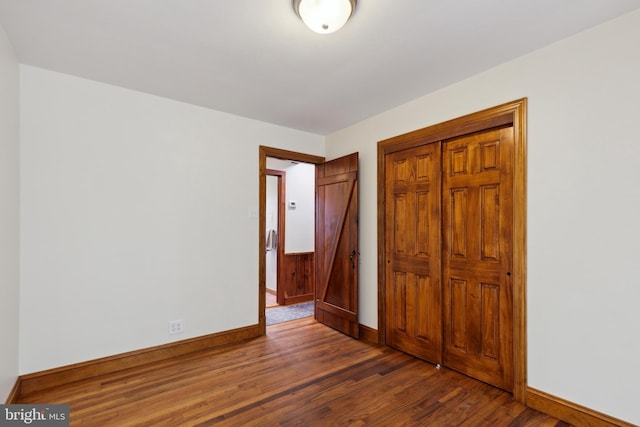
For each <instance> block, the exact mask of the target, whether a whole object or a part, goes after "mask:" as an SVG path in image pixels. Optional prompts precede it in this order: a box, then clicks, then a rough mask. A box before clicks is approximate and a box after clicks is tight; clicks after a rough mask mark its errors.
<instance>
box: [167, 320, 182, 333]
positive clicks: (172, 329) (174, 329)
mask: <svg viewBox="0 0 640 427" xmlns="http://www.w3.org/2000/svg"><path fill="white" fill-rule="evenodd" d="M183 332H184V320H182V319H179V320H170V321H169V335H175V334H181V333H183Z"/></svg>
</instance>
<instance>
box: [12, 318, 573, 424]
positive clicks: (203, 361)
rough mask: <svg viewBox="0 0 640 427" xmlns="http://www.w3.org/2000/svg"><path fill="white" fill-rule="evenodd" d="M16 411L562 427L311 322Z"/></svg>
mask: <svg viewBox="0 0 640 427" xmlns="http://www.w3.org/2000/svg"><path fill="white" fill-rule="evenodd" d="M17 403H48V404H53V403H68V404H69V405H70V409H71V415H70V418H71V425H72V426H118V427H120V426H209V425H220V426H345V425H353V426H462V425H464V426H568V424H566V423H564V422H561V421H558V420H557V419H555V418H552V417H549V416H547V415H544V414H542V413H540V412H537V411H535V410H533V409H530V408H527V407H525V406H523V405H521V404H520V403H518V402H516V401H514V400H513V398H512V397H511V395H509V394H508V393H505V392H502V391H500V390H498V389H496V388H493V387H491V386H489V385H486V384H484V383H481V382H479V381H475V380H473V379H471V378H468V377H466V376H464V375H461V374H458V373H456V372H454V371H451V370H448V369H442V370H438V369H436V368H435V367H434V366H433V365H431V364H428V363H425V362H423V361H420V360H418V359H415V358H413V357H411V356H408V355H406V354H404V353H401V352H398V351H395V350H392V349H390V348H386V347H380V346H372V345H369V344H366V343H363V342H360V341H357V340H354V339H351V338H349V337H347V336H346V335H343V334H341V333H339V332H336V331H334V330H332V329H330V328H328V327H326V326H323V325H321V324H319V323H317V322H315V321H314V320H313V319H310V318H306V319H301V320H296V321H292V322H286V323H281V324H277V325H273V326H270V327H269V328H268V329H267V335H266V336H265V337H260V338H256V339H253V340H251V341H247V342H244V343H239V344H233V345H228V346H223V347H218V348H214V349H211V350H207V351H202V352H198V353H194V354H190V355H187V356H181V357H176V358H174V359H171V360H165V361H162V362H157V363H153V364H149V365H146V366H143V367H138V368H133V369H129V370H126V371H122V372H118V373H113V374H108V375H103V376H100V377H97V378H93V379H89V380H83V381H79V382H76V383H72V384H68V385H64V386H60V387H56V388H53V389H50V390H47V391H43V392H38V393H33V394H31V395H28V396H23V397H22V399H21V400H20V402H17Z"/></svg>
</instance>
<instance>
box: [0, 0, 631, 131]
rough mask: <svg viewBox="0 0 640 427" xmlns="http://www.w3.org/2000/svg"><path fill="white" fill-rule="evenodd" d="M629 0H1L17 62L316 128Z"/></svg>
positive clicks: (403, 98)
mask: <svg viewBox="0 0 640 427" xmlns="http://www.w3.org/2000/svg"><path fill="white" fill-rule="evenodd" d="M637 8H640V0H360V1H359V2H358V6H357V8H356V11H355V13H354V15H353V17H352V19H351V20H350V21H349V22H348V23H347V25H346V26H345V27H344V28H343V29H342V30H340V31H338V32H337V33H334V34H330V35H319V34H315V33H313V32H311V31H310V30H308V29H307V28H306V27H305V26H304V25H303V23H302V22H301V21H300V20H299V18H298V17H297V16H296V14H295V13H294V11H293V8H292V1H291V0H0V25H1V26H2V27H3V28H4V29H5V31H6V33H7V35H8V37H9V39H10V40H11V42H12V44H13V46H14V48H15V50H16V54H17V56H18V59H19V61H20V62H21V63H24V64H29V65H33V66H37V67H42V68H46V69H50V70H54V71H60V72H63V73H68V74H72V75H75V76H79V77H84V78H88V79H92V80H97V81H102V82H106V83H110V84H114V85H117V86H122V87H126V88H130V89H135V90H139V91H142V92H147V93H151V94H156V95H160V96H163V97H168V98H172V99H176V100H180V101H184V102H188V103H191V104H196V105H201V106H205V107H210V108H213V109H216V110H220V111H226V112H229V113H233V114H237V115H241V116H245V117H251V118H255V119H258V120H262V121H266V122H270V123H275V124H279V125H282V126H287V127H290V128H295V129H301V130H306V131H309V132H313V133H317V134H321V135H326V134H329V133H332V132H335V131H337V130H339V129H341V128H344V127H346V126H349V125H351V124H354V123H356V122H358V121H360V120H362V119H365V118H367V117H370V116H372V115H374V114H377V113H380V112H382V111H385V110H388V109H390V108H393V107H395V106H397V105H400V104H402V103H405V102H407V101H409V100H412V99H415V98H417V97H419V96H421V95H424V94H427V93H429V92H432V91H434V90H436V89H438V88H441V87H443V86H446V85H448V84H451V83H453V82H456V81H459V80H462V79H464V78H466V77H469V76H472V75H474V74H476V73H478V72H481V71H483V70H486V69H488V68H491V67H493V66H495V65H498V64H500V63H503V62H505V61H508V60H510V59H512V58H515V57H518V56H521V55H523V54H525V53H527V52H531V51H533V50H535V49H538V48H540V47H542V46H545V45H548V44H550V43H553V42H554V41H556V40H560V39H562V38H565V37H567V36H570V35H572V34H575V33H576V32H579V31H581V30H584V29H586V28H589V27H591V26H594V25H596V24H598V23H601V22H604V21H607V20H609V19H612V18H614V17H616V16H619V15H622V14H624V13H627V12H630V11H632V10H634V9H637Z"/></svg>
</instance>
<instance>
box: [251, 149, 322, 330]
mask: <svg viewBox="0 0 640 427" xmlns="http://www.w3.org/2000/svg"><path fill="white" fill-rule="evenodd" d="M267 157H273V158H276V159H281V160H295V161H297V162H304V163H311V164H314V165H316V164H318V163H324V161H325V158H324V157H321V156H314V155H311V154H304V153H298V152H295V151H289V150H282V149H279V148H272V147H265V146H263V145H260V146H259V147H258V183H259V184H258V330H259V333H260V335H265V334H266V333H267V319H266V316H265V309H266V303H267V301H266V292H267V258H266V254H265V251H264V242H265V240H266V237H267Z"/></svg>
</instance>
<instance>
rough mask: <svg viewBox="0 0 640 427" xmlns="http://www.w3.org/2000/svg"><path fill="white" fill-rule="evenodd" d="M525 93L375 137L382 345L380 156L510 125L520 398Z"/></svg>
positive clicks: (382, 334) (381, 337) (381, 335)
mask: <svg viewBox="0 0 640 427" xmlns="http://www.w3.org/2000/svg"><path fill="white" fill-rule="evenodd" d="M526 110H527V98H522V99H518V100H515V101H512V102H508V103H505V104H502V105H498V106H496V107H492V108H488V109H486V110H482V111H478V112H476V113H472V114H468V115H466V116H462V117H459V118H456V119H452V120H449V121H446V122H443V123H439V124H436V125H433V126H429V127H426V128H423V129H418V130H416V131H413V132H408V133H406V134H403V135H399V136H396V137H393V138H389V139H385V140H382V141H379V142H378V341H379V343H380V344H383V345H386V307H385V301H386V286H385V277H386V263H385V262H384V260H385V245H386V242H385V232H384V227H385V202H386V201H385V183H386V170H385V156H386V155H387V154H389V153H393V152H396V151H401V150H405V149H408V148H414V147H418V146H421V145H425V144H430V143H433V142H437V141H443V140H446V139H450V138H455V137H459V136H464V135H468V134H471V133H474V132H479V131H483V130H486V129H491V128H495V127H498V126H504V125H508V124H511V125H513V131H514V162H515V164H514V176H513V204H514V212H513V215H514V217H513V269H512V280H513V362H514V372H513V374H514V384H513V397H514V398H515V399H516V400H518V401H519V402H522V403H525V400H526V387H527V335H526V320H527V319H526V278H527V271H526V269H527V262H526V261H527V254H526V252H527V242H526V234H527V233H526V231H527V230H526V225H527V219H526V213H527V206H526V184H527V182H526V180H527V171H526V166H527V139H526V136H527V129H526V117H527V115H526V114H527V111H526Z"/></svg>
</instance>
